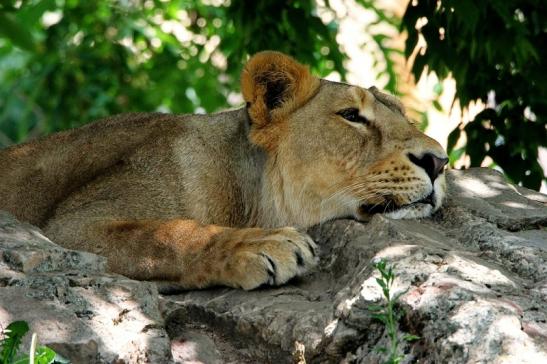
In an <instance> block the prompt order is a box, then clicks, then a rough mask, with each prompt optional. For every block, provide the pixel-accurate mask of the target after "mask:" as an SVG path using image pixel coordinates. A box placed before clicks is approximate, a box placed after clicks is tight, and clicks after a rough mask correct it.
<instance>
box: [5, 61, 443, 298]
mask: <svg viewBox="0 0 547 364" xmlns="http://www.w3.org/2000/svg"><path fill="white" fill-rule="evenodd" d="M242 93H243V97H244V99H245V102H246V105H245V107H243V108H240V109H238V110H232V111H226V112H222V113H217V114H212V115H168V114H125V115H119V116H115V117H111V118H108V119H105V120H102V121H98V122H95V123H92V124H90V125H86V126H84V127H82V128H78V129H74V130H70V131H65V132H62V133H57V134H55V135H52V136H48V137H46V138H42V139H37V140H34V141H30V142H28V143H26V144H22V145H19V146H14V147H11V148H7V149H5V150H1V151H0V166H1V168H2V170H1V173H0V209H4V210H8V211H10V212H11V213H13V214H15V215H16V216H17V217H18V218H19V219H21V220H24V221H28V222H31V223H33V224H36V225H38V226H40V227H42V228H43V230H44V232H45V234H46V235H47V236H48V237H50V238H52V239H53V240H54V241H55V242H57V243H59V244H62V245H64V246H65V247H67V248H71V249H78V250H86V251H91V252H94V253H97V254H100V255H103V256H106V257H107V258H108V268H109V270H111V271H113V272H117V273H121V274H124V275H127V276H130V277H133V278H137V279H162V280H173V281H176V282H177V283H179V284H181V285H182V286H184V287H188V288H200V287H207V286H212V285H226V286H230V287H241V288H244V289H253V288H256V287H259V286H260V285H263V284H268V285H279V284H283V283H284V282H286V281H288V280H289V279H291V278H293V277H295V276H299V275H301V274H304V273H305V272H307V271H309V270H310V269H312V268H313V267H314V266H315V265H316V264H317V259H318V256H317V253H316V249H317V248H316V246H315V243H314V242H313V241H312V240H311V239H310V237H309V236H308V235H306V234H305V233H304V232H303V231H302V230H295V229H294V228H293V227H300V228H306V227H309V226H311V225H313V224H317V223H320V222H323V221H326V220H329V219H334V218H340V217H352V218H356V219H359V220H366V219H367V218H368V217H369V216H370V215H369V213H368V212H367V211H369V212H371V211H373V210H374V211H376V212H383V211H386V212H387V213H386V215H387V216H391V217H393V218H409V217H424V216H428V215H429V214H431V212H433V211H435V210H436V209H438V208H439V207H440V206H441V204H442V201H443V198H444V195H445V182H444V174H441V175H440V176H439V177H438V178H437V179H436V180H435V181H434V183H433V184H432V183H431V181H430V179H429V177H428V175H427V173H426V172H425V171H424V169H422V168H421V167H419V166H418V165H416V164H414V163H412V162H411V161H410V159H409V158H408V155H409V153H412V154H414V155H415V156H418V157H419V156H421V155H423V154H424V153H431V154H433V155H435V156H437V157H439V158H444V157H446V154H445V152H444V151H443V149H442V148H441V146H440V145H439V144H438V143H437V142H435V141H434V140H432V139H431V138H429V137H427V136H426V135H424V134H423V133H421V132H420V131H418V130H417V129H416V128H415V127H414V126H413V125H412V124H411V123H410V122H409V120H408V119H407V118H406V117H405V115H404V108H403V106H402V105H401V103H400V102H399V101H398V100H397V99H396V98H394V97H391V96H389V95H386V94H384V93H381V92H379V91H378V90H376V89H374V88H371V89H364V88H361V87H357V86H351V85H346V84H342V83H336V82H329V81H325V80H320V79H318V78H316V77H314V76H313V75H312V74H310V72H309V71H308V69H307V67H305V66H303V65H301V64H299V63H297V62H296V61H294V60H293V59H292V58H290V57H288V56H286V55H283V54H281V53H277V52H262V53H259V54H257V55H255V56H254V57H252V58H251V59H250V60H249V62H248V63H247V65H246V66H245V68H244V71H243V73H242ZM348 108H353V109H358V110H359V114H360V115H361V116H362V119H360V121H359V122H352V121H349V120H346V119H345V118H344V117H343V116H342V115H341V114H340V112H341V111H342V110H345V109H348ZM432 191H434V206H431V205H430V204H427V203H420V202H419V201H420V200H422V199H423V198H424V197H426V196H428V195H430V193H431V192H432ZM375 206H376V208H375ZM371 209H372V210H371ZM388 211H389V212H388Z"/></svg>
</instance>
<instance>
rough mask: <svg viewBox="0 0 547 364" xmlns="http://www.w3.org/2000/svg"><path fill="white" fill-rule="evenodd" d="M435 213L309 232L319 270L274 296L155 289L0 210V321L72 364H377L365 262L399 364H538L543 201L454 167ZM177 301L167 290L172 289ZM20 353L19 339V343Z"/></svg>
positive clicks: (544, 337) (543, 335) (546, 314)
mask: <svg viewBox="0 0 547 364" xmlns="http://www.w3.org/2000/svg"><path fill="white" fill-rule="evenodd" d="M448 177H449V178H448V179H449V189H450V194H449V199H448V201H447V204H446V206H445V207H444V208H443V209H442V210H441V211H439V212H438V213H436V214H435V215H434V216H433V217H432V218H430V219H424V220H391V219H388V218H385V217H382V216H379V215H376V216H374V217H373V218H372V220H371V221H370V222H368V223H359V222H355V221H351V220H338V221H333V222H329V223H325V224H322V225H320V226H316V227H313V228H312V229H310V234H311V235H312V236H313V237H314V239H315V240H316V241H317V242H318V243H319V245H320V247H321V263H320V267H319V268H318V269H317V270H316V271H315V272H313V273H312V274H310V275H308V276H306V277H303V278H301V279H299V280H295V281H292V282H290V284H287V285H285V286H282V287H279V288H264V289H259V290H255V291H252V292H244V291H239V290H233V289H227V288H217V289H209V290H202V291H187V292H178V293H177V294H163V295H160V294H158V290H157V287H156V285H155V284H153V283H150V282H137V281H133V280H130V279H128V278H125V277H123V276H119V275H114V274H108V273H105V272H104V267H105V261H104V259H103V258H101V257H98V256H96V255H93V254H89V253H85V252H77V251H70V250H66V249H63V248H61V247H59V246H58V245H56V244H54V243H52V242H51V241H50V240H48V239H47V238H46V237H44V236H43V235H42V234H41V232H40V231H39V229H37V228H35V227H33V226H30V225H27V224H23V223H20V222H17V221H16V220H14V219H13V217H11V216H10V215H8V214H7V213H0V325H2V326H3V327H5V326H6V325H7V324H8V323H9V322H10V321H14V320H26V321H28V322H29V324H30V326H31V330H32V331H34V332H37V333H38V336H39V340H40V342H41V343H42V344H46V345H48V346H50V347H51V348H53V349H54V350H56V351H57V352H59V353H60V354H61V355H63V356H64V357H66V358H69V359H71V360H72V362H73V363H172V362H178V363H196V362H202V363H207V364H209V363H291V362H293V363H300V364H302V363H306V362H307V363H339V362H344V363H367V364H368V363H381V362H383V359H384V357H383V356H382V354H380V353H378V350H377V348H379V347H386V346H388V344H389V343H388V336H387V332H386V329H385V326H384V325H383V324H382V323H381V322H379V321H377V320H375V319H373V317H372V311H371V310H370V307H371V306H372V305H378V304H381V303H382V291H381V288H380V287H379V286H378V284H377V283H376V280H375V278H377V277H378V276H379V275H378V272H377V271H376V270H375V269H374V268H373V263H374V262H375V261H378V260H379V259H382V258H383V259H385V260H386V261H387V262H388V263H389V264H392V265H393V266H394V267H395V273H396V279H395V284H394V286H393V290H394V293H395V294H397V293H402V295H401V297H400V299H399V301H398V303H397V309H398V310H399V311H400V312H401V314H402V317H401V318H400V321H399V330H400V331H401V333H403V332H404V333H409V334H413V335H417V336H419V339H418V340H415V341H412V342H410V343H403V344H401V345H400V351H401V353H402V354H403V355H404V358H403V362H406V363H413V362H420V363H517V362H518V363H546V362H547V321H546V320H547V264H546V261H547V230H546V226H547V196H545V195H542V194H539V193H536V192H534V191H530V190H527V189H523V188H519V187H514V186H512V185H509V184H507V183H506V182H505V181H504V180H503V177H502V176H501V175H500V174H499V173H497V172H495V171H491V170H488V169H470V170H467V171H451V172H450V173H449V176H448ZM171 293H172V292H171ZM25 345H27V346H28V343H25Z"/></svg>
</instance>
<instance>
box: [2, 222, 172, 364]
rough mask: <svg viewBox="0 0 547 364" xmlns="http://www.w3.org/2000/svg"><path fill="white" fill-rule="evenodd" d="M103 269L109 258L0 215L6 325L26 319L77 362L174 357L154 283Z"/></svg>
mask: <svg viewBox="0 0 547 364" xmlns="http://www.w3.org/2000/svg"><path fill="white" fill-rule="evenodd" d="M104 268H105V259H104V258H102V257H99V256H97V255H94V254H90V253H86V252H79V251H72V250H68V249H64V248H61V247H59V246H58V245H56V244H54V243H52V242H51V241H50V240H48V239H47V238H46V237H44V236H43V235H42V233H41V232H40V230H39V229H37V228H35V227H32V226H30V225H28V224H22V223H19V222H17V221H16V220H15V219H14V218H13V217H12V216H10V215H8V214H7V213H5V212H0V325H1V326H2V327H4V328H5V327H6V326H7V325H8V324H9V323H10V322H11V321H15V320H25V321H27V322H28V323H29V326H30V329H31V331H32V332H36V333H37V335H38V338H39V341H40V343H41V344H43V345H47V346H48V347H50V348H52V349H53V350H55V351H56V352H57V353H59V354H60V355H62V356H63V357H65V358H67V359H69V360H70V361H71V362H72V363H114V362H115V363H168V362H170V360H171V352H170V342H169V339H168V337H167V334H166V331H165V329H164V328H163V319H162V317H161V314H160V311H159V305H158V293H157V289H156V286H155V285H154V284H153V283H149V282H138V281H134V280H130V279H128V278H126V277H123V276H120V275H115V274H108V273H105V272H104ZM29 340H30V335H27V337H26V340H25V342H24V345H23V348H22V350H23V351H27V350H28V348H29Z"/></svg>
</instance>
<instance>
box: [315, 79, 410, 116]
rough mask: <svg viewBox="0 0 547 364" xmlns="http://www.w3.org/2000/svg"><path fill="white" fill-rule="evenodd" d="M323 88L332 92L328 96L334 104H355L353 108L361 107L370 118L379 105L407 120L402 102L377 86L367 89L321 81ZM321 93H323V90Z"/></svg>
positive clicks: (342, 83)
mask: <svg viewBox="0 0 547 364" xmlns="http://www.w3.org/2000/svg"><path fill="white" fill-rule="evenodd" d="M321 86H323V87H322V89H323V90H325V89H326V90H329V91H330V92H328V94H329V97H330V98H331V101H332V102H333V103H335V104H336V103H337V102H339V103H342V104H353V106H355V107H359V109H360V110H361V111H362V112H364V115H363V116H366V117H368V118H371V119H372V118H373V115H372V113H374V111H375V109H376V107H377V106H378V105H382V106H385V107H386V108H387V109H389V110H390V111H392V112H394V113H396V114H399V115H400V116H403V117H404V118H406V111H405V107H404V105H403V103H402V102H401V100H399V98H397V97H395V96H393V95H390V94H388V93H385V92H382V91H380V90H379V89H378V88H376V87H375V86H372V87H370V88H368V89H367V88H363V87H360V86H357V85H352V84H348V83H344V82H337V81H330V80H324V79H322V80H321ZM319 93H321V90H320V91H319ZM367 114H370V115H367Z"/></svg>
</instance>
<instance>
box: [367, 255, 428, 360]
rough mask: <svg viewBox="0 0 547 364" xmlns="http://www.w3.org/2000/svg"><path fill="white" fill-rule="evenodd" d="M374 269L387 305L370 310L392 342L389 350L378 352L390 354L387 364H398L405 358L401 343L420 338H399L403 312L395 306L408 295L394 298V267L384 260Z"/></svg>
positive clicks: (370, 308)
mask: <svg viewBox="0 0 547 364" xmlns="http://www.w3.org/2000/svg"><path fill="white" fill-rule="evenodd" d="M374 268H376V269H377V270H378V272H380V278H376V283H378V285H379V286H380V287H381V288H382V292H383V295H384V299H385V300H386V303H385V305H370V306H369V310H371V311H372V312H373V313H372V317H373V318H374V319H376V320H378V321H381V322H382V323H383V324H384V325H385V327H386V330H387V334H388V337H389V341H390V345H389V348H385V347H380V348H377V349H376V350H377V351H379V352H381V353H386V354H388V358H387V360H386V361H385V363H386V364H398V363H400V362H401V360H402V359H403V356H402V355H401V354H400V353H399V343H400V342H401V340H403V341H408V342H410V341H414V340H417V339H419V338H420V337H419V336H416V335H411V334H404V335H402V336H401V337H399V334H398V330H397V328H398V326H399V325H398V322H399V319H400V318H401V312H400V311H398V310H397V309H396V308H395V305H396V304H397V301H398V300H399V298H400V297H401V296H402V295H403V294H405V293H406V290H405V291H402V292H399V293H397V294H396V295H394V296H393V295H392V293H391V287H392V285H393V282H394V281H395V273H394V272H393V266H391V265H387V262H386V261H385V260H384V259H381V260H379V261H378V262H376V263H374Z"/></svg>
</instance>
